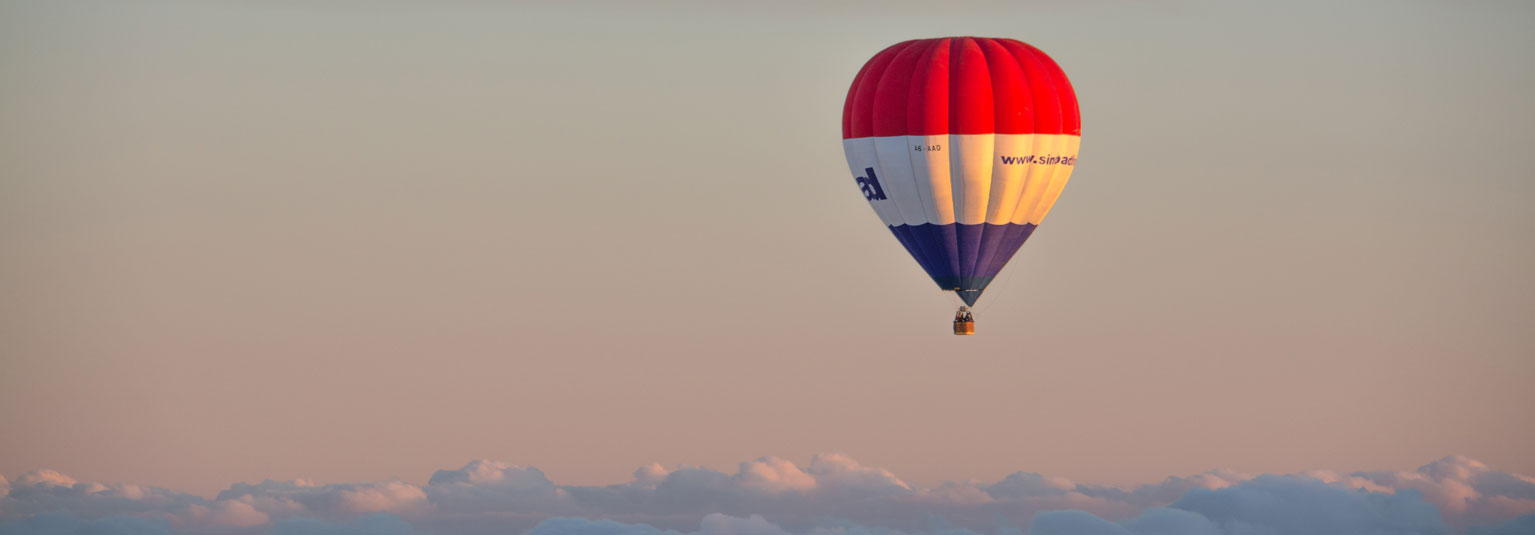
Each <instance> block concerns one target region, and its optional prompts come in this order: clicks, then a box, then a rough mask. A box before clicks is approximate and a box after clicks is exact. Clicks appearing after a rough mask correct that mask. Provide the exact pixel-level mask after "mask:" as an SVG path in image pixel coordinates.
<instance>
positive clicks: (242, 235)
mask: <svg viewBox="0 0 1535 535" xmlns="http://www.w3.org/2000/svg"><path fill="white" fill-rule="evenodd" d="M947 4H957V5H947ZM1532 20H1535V6H1531V5H1529V4H1528V3H1522V2H1484V3H1477V4H1472V5H1450V4H1448V3H1427V2H1356V3H1348V4H1343V5H1334V4H1330V3H1320V2H1315V3H1304V2H1303V3H1284V4H1274V5H1263V4H1259V3H1235V2H1169V3H1158V4H1156V5H1142V4H1136V3H1119V2H1078V3H1070V4H1066V3H1059V4H1057V3H1018V2H1011V3H982V2H975V3H958V2H955V3H941V4H935V3H932V2H905V3H900V2H898V3H893V4H892V3H884V2H881V3H839V4H834V5H830V6H827V5H821V4H819V3H809V2H805V3H801V2H787V3H774V4H770V5H760V6H753V7H735V6H725V5H714V4H712V3H691V2H656V3H646V4H644V5H631V4H628V3H618V2H615V3H584V4H579V5H577V4H570V5H563V4H561V3H554V2H550V3H525V4H516V5H491V4H484V3H470V2H450V3H433V4H430V5H428V4H420V3H409V2H367V3H363V2H355V3H352V2H338V3H325V4H320V5H317V4H312V3H304V2H283V1H279V2H259V3H258V2H220V3H204V2H192V1H161V0H155V1H134V2H107V1H82V2H68V3H63V2H43V1H14V0H13V1H5V2H3V3H0V251H4V253H3V254H0V476H5V477H8V478H10V479H11V480H12V481H19V480H18V479H17V478H19V477H22V476H21V475H22V474H32V473H41V472H36V471H38V470H53V471H56V473H59V474H68V476H67V477H69V478H71V480H72V481H100V482H132V484H134V485H143V486H146V487H154V488H167V489H176V491H177V492H182V493H186V495H188V496H195V497H200V499H205V500H213V499H214V498H215V497H216V495H217V494H219V493H220V492H223V491H226V490H228V489H229V488H230V485H231V483H232V482H249V483H252V484H255V483H257V482H260V481H264V480H273V481H296V480H306V481H319V482H330V483H335V482H379V481H393V480H396V479H397V480H399V481H400V482H401V483H402V484H408V485H411V486H413V487H414V488H417V489H421V488H426V487H429V486H430V481H429V480H428V478H427V476H428V475H429V474H433V473H435V471H438V470H442V469H444V467H450V466H461V465H462V464H463V463H465V462H468V461H470V460H474V459H491V460H497V461H496V462H504V463H510V464H512V465H516V466H534V467H537V468H538V469H539V470H541V471H542V473H545V474H547V476H548V478H549V479H550V480H552V481H558V482H559V484H561V485H574V486H593V485H596V486H602V485H621V484H625V482H627V481H629V480H630V476H629V474H631V473H633V470H634V468H635V467H636V466H649V464H650V463H659V464H660V465H661V466H664V467H668V469H674V468H675V467H677V466H695V467H708V468H709V469H711V470H717V471H720V472H721V473H726V474H733V473H736V472H735V470H734V469H733V467H736V466H738V465H739V464H740V463H741V462H742V460H743V459H760V458H766V457H771V458H774V459H782V460H786V462H789V463H791V464H794V465H796V466H810V463H811V462H812V460H813V459H814V458H815V457H816V455H818V454H839V455H845V456H847V457H848V458H850V459H857V460H858V462H859V463H862V464H861V465H860V466H871V467H879V469H881V470H888V471H890V472H892V473H895V474H900V479H901V481H903V482H905V483H906V484H908V485H909V486H911V487H912V488H922V489H936V488H942V487H943V485H944V482H964V481H983V482H994V481H999V480H1001V479H1002V478H1003V477H1005V476H1007V475H1008V474H1012V473H1016V472H1018V471H1020V470H1022V471H1026V472H1028V473H1043V474H1050V475H1051V476H1052V477H1062V478H1069V480H1070V481H1073V482H1081V483H1082V484H1087V485H1107V486H1114V487H1116V488H1135V487H1136V486H1137V485H1143V484H1152V483H1155V482H1158V481H1162V480H1164V478H1167V477H1168V476H1170V475H1177V476H1180V477H1182V476H1188V475H1190V474H1201V473H1206V472H1208V471H1210V470H1217V469H1219V470H1230V471H1235V472H1239V473H1244V474H1280V475H1282V474H1300V473H1304V472H1306V471H1309V470H1316V469H1325V470H1336V471H1338V473H1353V472H1355V471H1365V472H1374V471H1407V472H1411V471H1412V470H1414V469H1415V468H1416V467H1419V466H1425V463H1428V462H1431V461H1433V460H1434V459H1443V458H1446V456H1451V455H1462V456H1464V458H1465V459H1474V460H1475V461H1476V462H1478V463H1484V464H1485V465H1486V466H1487V467H1490V468H1489V469H1490V470H1494V471H1499V473H1508V474H1515V475H1517V474H1535V456H1532V455H1531V454H1530V453H1529V452H1532V451H1535V427H1532V426H1530V425H1528V424H1527V421H1528V419H1529V416H1528V415H1529V414H1530V413H1531V411H1532V409H1535V388H1531V383H1532V382H1535V358H1532V357H1535V278H1532V277H1530V276H1529V274H1530V273H1535V246H1532V245H1535V244H1532V242H1531V239H1530V238H1529V236H1531V235H1535V234H1532V233H1535V216H1532V215H1531V214H1530V212H1529V211H1528V210H1526V209H1525V206H1524V205H1525V204H1527V203H1528V202H1529V201H1531V200H1535V181H1532V180H1530V179H1531V178H1532V177H1535V151H1531V150H1529V147H1530V145H1531V143H1532V142H1535V100H1532V99H1530V98H1529V90H1528V88H1529V87H1531V86H1532V85H1535V35H1532V34H1531V33H1530V32H1529V31H1528V26H1529V23H1530V22H1531V21H1532ZM947 35H979V36H994V37H1009V38H1015V39H1019V40H1022V41H1026V42H1029V43H1030V44H1033V45H1035V46H1037V47H1039V48H1040V49H1042V50H1044V51H1045V52H1047V53H1049V54H1050V55H1051V56H1052V57H1054V58H1055V59H1056V61H1057V62H1058V63H1059V64H1060V65H1061V66H1062V67H1063V69H1064V70H1065V72H1066V73H1067V75H1068V76H1070V77H1071V80H1072V82H1073V84H1074V86H1075V89H1076V92H1077V95H1078V98H1079V101H1080V104H1081V109H1082V123H1083V140H1084V141H1083V145H1082V152H1081V153H1080V159H1079V161H1078V163H1077V164H1076V170H1075V172H1074V173H1073V180H1072V181H1071V184H1070V185H1069V186H1068V187H1067V188H1066V190H1065V192H1064V194H1063V195H1062V197H1061V199H1060V201H1059V202H1058V203H1057V204H1056V205H1055V208H1054V209H1053V211H1052V212H1051V217H1050V218H1049V219H1048V220H1047V221H1046V222H1045V223H1044V224H1043V225H1042V226H1041V228H1040V229H1039V231H1038V232H1036V233H1035V234H1034V235H1033V237H1032V238H1031V239H1030V240H1029V243H1028V244H1027V245H1025V246H1024V247H1023V249H1022V250H1021V251H1020V253H1019V254H1018V256H1017V257H1015V258H1014V259H1013V261H1012V262H1011V264H1010V265H1009V266H1008V267H1007V268H1006V269H1005V270H1004V271H1003V272H1002V274H1001V276H1000V278H999V280H998V281H997V282H996V283H994V284H993V286H992V287H991V288H990V289H989V290H988V291H987V293H986V295H985V297H984V298H983V299H982V300H981V302H980V303H979V306H978V311H977V330H978V334H977V335H976V336H974V337H968V338H956V337H954V336H952V335H951V334H949V324H948V321H949V319H950V317H951V315H952V313H953V299H952V298H951V297H949V296H946V295H943V294H942V293H941V292H939V291H938V290H937V288H936V287H934V286H933V284H932V282H931V281H930V280H928V279H927V277H926V276H925V274H924V273H923V272H922V270H921V269H920V268H919V267H918V265H917V264H916V262H914V261H912V260H911V259H910V258H909V257H908V256H906V253H905V251H904V250H903V249H902V248H901V247H900V245H899V244H898V243H897V242H896V241H895V240H894V239H892V238H891V237H890V235H889V233H888V232H887V231H886V230H884V229H883V228H881V225H880V223H879V220H878V219H877V218H876V217H875V215H874V214H873V212H872V211H871V210H869V209H868V207H867V206H866V203H865V202H864V200H863V198H862V196H861V195H860V193H859V192H858V189H857V186H856V185H855V183H854V182H853V180H852V177H851V176H849V175H848V173H847V165H846V163H845V161H844V159H843V153H842V149H841V143H840V120H841V106H842V104H843V98H844V96H845V95H846V91H847V89H848V84H849V83H850V82H851V80H852V77H853V75H854V74H855V73H856V72H857V70H858V68H859V67H860V66H861V65H862V64H863V62H864V61H866V60H867V59H868V58H869V57H870V56H872V55H873V54H874V53H875V52H878V51H879V50H880V49H882V48H884V47H886V46H889V45H891V44H893V43H896V42H899V41H902V40H906V39H911V38H918V37H936V36H947ZM1520 477H1523V476H1520ZM44 480H46V478H44V479H39V480H37V481H39V482H42V481H44ZM29 481H30V480H29ZM49 481H51V480H49ZM38 484H43V483H38ZM124 484H126V483H124ZM65 487H69V486H68V485H65ZM13 488H15V487H14V485H13ZM50 488H51V487H50ZM70 488H72V487H70ZM423 492H424V491H423ZM1430 502H1431V503H1432V500H1430ZM210 503H211V502H210ZM1168 503H1172V502H1171V501H1168V502H1167V503H1164V504H1161V505H1167V504H1168ZM1159 506H1160V505H1159ZM719 512H721V513H728V512H726V511H719ZM29 514H30V513H29ZM742 514H745V513H740V514H737V515H736V516H732V517H731V518H749V516H745V517H742V516H741V515H742ZM1111 520H1113V521H1115V522H1118V521H1120V520H1123V519H1120V518H1115V519H1111ZM766 521H768V522H776V520H774V519H773V518H771V517H769V518H767V519H766ZM1489 525H1490V524H1489ZM666 529H686V530H689V531H692V530H695V529H703V528H702V527H700V525H699V524H696V523H695V524H693V525H691V526H672V527H668V528H666ZM786 529H791V528H786Z"/></svg>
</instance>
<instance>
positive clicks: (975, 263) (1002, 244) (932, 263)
mask: <svg viewBox="0 0 1535 535" xmlns="http://www.w3.org/2000/svg"><path fill="white" fill-rule="evenodd" d="M1034 228H1035V225H1031V224H1027V223H1025V224H1021V225H1018V224H1012V223H1008V224H1004V225H993V224H991V223H982V224H979V225H965V224H959V223H953V224H948V225H934V224H931V223H924V224H921V225H895V226H892V227H890V232H891V233H892V234H895V238H896V239H897V240H900V241H901V245H903V246H905V247H906V251H907V252H909V253H911V256H912V258H915V259H916V260H917V263H918V264H920V265H921V266H922V269H923V270H926V271H927V275H928V276H929V277H932V278H933V282H936V283H938V287H939V288H942V289H944V290H953V291H954V293H955V294H957V295H959V298H960V299H962V300H964V302H965V304H967V305H975V300H976V299H980V297H981V292H983V291H985V290H986V285H988V284H991V281H992V279H994V278H996V276H997V273H998V272H1000V271H1002V266H1004V265H1006V264H1007V261H1008V260H1010V259H1012V258H1013V254H1014V253H1017V252H1018V248H1019V247H1022V246H1023V242H1025V241H1028V239H1029V235H1030V234H1033V233H1034Z"/></svg>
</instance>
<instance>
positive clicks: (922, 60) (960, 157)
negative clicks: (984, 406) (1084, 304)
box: [842, 37, 1082, 334]
mask: <svg viewBox="0 0 1535 535" xmlns="http://www.w3.org/2000/svg"><path fill="white" fill-rule="evenodd" d="M1081 136H1082V126H1081V118H1080V115H1079V114H1078V111H1077V98H1076V93H1075V92H1073V91H1072V88H1071V82H1070V81H1068V80H1067V79H1066V74H1065V73H1064V72H1062V71H1061V68H1060V67H1059V66H1057V65H1056V64H1055V61H1054V60H1051V59H1050V57H1049V56H1046V55H1045V53H1044V52H1041V51H1039V49H1037V48H1034V47H1032V46H1029V45H1028V44H1025V43H1022V42H1019V41H1015V40H1012V39H991V38H982V37H945V38H939V39H916V40H911V41H906V42H902V43H897V44H896V45H894V46H891V47H890V48H886V49H884V50H882V51H880V52H879V53H878V54H875V55H874V57H873V58H872V59H870V60H869V61H868V63H865V64H864V66H863V69H862V70H860V71H859V72H858V75H857V77H855V78H854V79H853V85H852V88H850V89H849V90H848V93H847V101H846V103H845V104H844V106H843V109H842V146H843V150H844V151H845V152H846V153H847V163H848V167H849V168H850V169H851V171H852V173H853V178H854V183H855V184H856V185H857V186H858V189H859V191H860V192H861V193H862V194H863V197H864V199H866V200H868V201H869V205H870V206H872V207H873V208H874V212H875V213H876V214H878V215H879V218H880V221H882V222H883V223H884V224H885V225H886V226H888V227H889V228H890V232H891V233H893V234H895V238H896V239H897V240H899V241H900V242H901V245H902V246H905V247H906V250H907V252H910V253H911V256H912V257H913V258H915V259H916V260H917V264H919V265H921V266H922V269H923V270H926V271H927V274H928V275H929V276H931V277H932V278H933V281H934V282H936V283H938V287H939V288H941V289H943V290H944V291H951V292H954V293H955V294H956V295H957V296H958V297H959V299H960V300H962V301H963V302H964V305H961V306H960V307H959V311H958V312H956V313H955V318H954V334H974V333H975V322H974V316H973V315H972V312H971V309H970V307H973V306H974V305H975V302H976V300H977V299H979V298H980V297H981V292H983V291H985V290H986V286H987V285H988V284H990V283H991V281H992V280H993V279H994V278H996V276H997V273H998V272H1000V271H1001V270H1002V266H1004V265H1006V264H1007V261H1008V260H1009V259H1011V258H1012V257H1013V254H1014V253H1016V252H1017V251H1018V248H1019V247H1020V246H1022V245H1023V242H1024V241H1025V240H1028V239H1029V235H1031V234H1032V233H1033V232H1034V229H1035V227H1037V226H1038V225H1039V223H1040V221H1043V220H1044V218H1045V215H1046V214H1048V213H1050V208H1051V207H1052V206H1054V205H1055V199H1056V198H1057V197H1059V196H1060V194H1061V188H1063V187H1065V186H1066V180H1067V179H1068V178H1069V177H1070V176H1071V170H1072V168H1073V167H1075V165H1076V161H1077V148H1078V147H1079V146H1080V144H1081V139H1082V138H1081Z"/></svg>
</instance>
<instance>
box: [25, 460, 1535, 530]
mask: <svg viewBox="0 0 1535 535" xmlns="http://www.w3.org/2000/svg"><path fill="white" fill-rule="evenodd" d="M0 495H3V498H0V535H13V534H70V535H73V534H86V533H90V534H100V535H115V534H190V533H211V534H282V535H310V534H332V535H347V534H353V533H356V534H386V535H387V534H418V533H420V534H428V533H440V534H490V533H496V534H519V533H521V534H527V535H563V534H580V535H731V534H753V535H918V534H932V535H1065V534H1072V535H1093V534H1106V535H1164V534H1166V535H1173V534H1180V535H1248V534H1252V535H1257V534H1265V535H1283V534H1306V535H1328V534H1340V535H1341V534H1356V533H1371V534H1447V535H1448V534H1466V535H1493V534H1500V535H1502V534H1515V533H1517V534H1525V535H1529V534H1535V478H1531V477H1529V476H1525V475H1520V474H1512V473H1507V472H1500V471H1497V470H1493V469H1491V468H1489V467H1487V466H1486V465H1485V464H1482V463H1480V462H1478V461H1476V460H1473V459H1469V458H1466V457H1462V456H1450V457H1445V458H1443V459H1440V460H1437V461H1434V462H1432V463H1429V464H1427V465H1425V466H1423V467H1421V468H1419V469H1417V470H1416V471H1410V472H1407V471H1401V472H1395V471H1379V472H1354V473H1347V474H1343V473H1337V472H1332V471H1325V470H1316V471H1309V472H1303V473H1298V474H1288V475H1258V476H1250V475H1247V474H1241V473H1236V472H1230V471H1224V470H1215V471H1211V472H1206V473H1203V474H1195V475H1192V476H1187V477H1169V478H1167V479H1165V480H1163V481H1161V482H1158V483H1154V484H1148V485H1141V486H1138V487H1134V488H1128V489H1125V488H1117V487H1107V486H1097V485H1084V484H1079V483H1075V482H1072V481H1070V480H1067V479H1065V478H1060V477H1050V476H1045V475H1041V474H1037V473H1029V472H1018V473H1014V474H1011V475H1008V476H1007V477H1004V478H1002V479H1001V480H1000V481H996V482H991V483H984V482H974V481H969V482H949V483H945V484H942V485H939V486H936V487H932V488H920V487H916V486H913V485H910V484H908V483H906V482H905V481H902V480H901V479H900V478H899V477H897V476H896V475H895V474H892V473H890V472H889V471H887V470H884V469H880V468H874V467H868V466H864V465H862V464H860V463H858V462H857V461H855V460H853V459H851V458H849V457H847V456H845V455H838V454H822V455H818V456H816V457H815V458H813V459H812V460H811V461H810V463H809V464H807V465H804V466H800V465H797V464H795V463H793V462H790V461H787V460H784V459H780V458H776V457H763V458H760V459H756V460H751V461H746V462H743V463H740V465H739V466H738V467H736V470H735V472H734V473H728V472H722V471H718V470H714V469H710V468H703V467H695V466H678V467H673V468H666V467H662V466H660V465H649V466H644V467H640V468H639V469H638V470H635V472H634V477H633V479H632V480H631V481H629V482H627V483H623V484H619V485H610V486H602V487H590V486H572V485H559V484H556V483H554V482H553V481H550V480H549V478H548V477H546V476H545V475H544V473H543V472H542V471H540V470H538V469H537V468H533V467H529V466H518V465H513V464H508V463H503V462H496V461H488V460H477V461H472V462H470V463H468V464H466V465H464V466H463V467H461V468H458V469H452V470H438V471H437V472H436V473H434V474H432V475H431V477H430V479H429V480H428V482H427V484H426V485H415V484H411V483H406V482H403V481H384V482H363V483H336V484H322V483H316V482H311V481H305V480H296V481H271V480H268V481H262V482H260V483H255V484H250V483H235V484H233V485H231V486H230V487H229V488H228V489H226V490H224V491H222V492H220V493H219V494H218V495H217V496H215V497H213V498H212V499H208V498H204V497H201V496H196V495H192V494H187V493H182V492H177V491H173V490H168V489H161V488H155V487H146V486H139V485H133V484H124V483H98V482H82V481H77V480H75V479H74V478H71V477H69V476H67V475H65V474H61V473H59V472H56V471H53V470H35V471H32V472H28V473H25V474H21V475H19V476H17V477H15V478H13V479H7V478H5V477H3V476H0Z"/></svg>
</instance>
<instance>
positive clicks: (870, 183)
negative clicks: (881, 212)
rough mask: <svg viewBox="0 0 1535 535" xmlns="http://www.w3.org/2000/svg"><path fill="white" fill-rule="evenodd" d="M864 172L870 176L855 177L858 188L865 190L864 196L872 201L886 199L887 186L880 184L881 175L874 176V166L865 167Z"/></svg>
mask: <svg viewBox="0 0 1535 535" xmlns="http://www.w3.org/2000/svg"><path fill="white" fill-rule="evenodd" d="M863 172H864V173H865V174H868V175H869V176H868V177H861V176H856V177H853V179H854V180H857V181H858V189H860V190H863V198H864V199H865V200H870V201H883V200H885V188H882V187H880V186H879V177H877V176H874V168H873V167H865V168H863Z"/></svg>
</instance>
